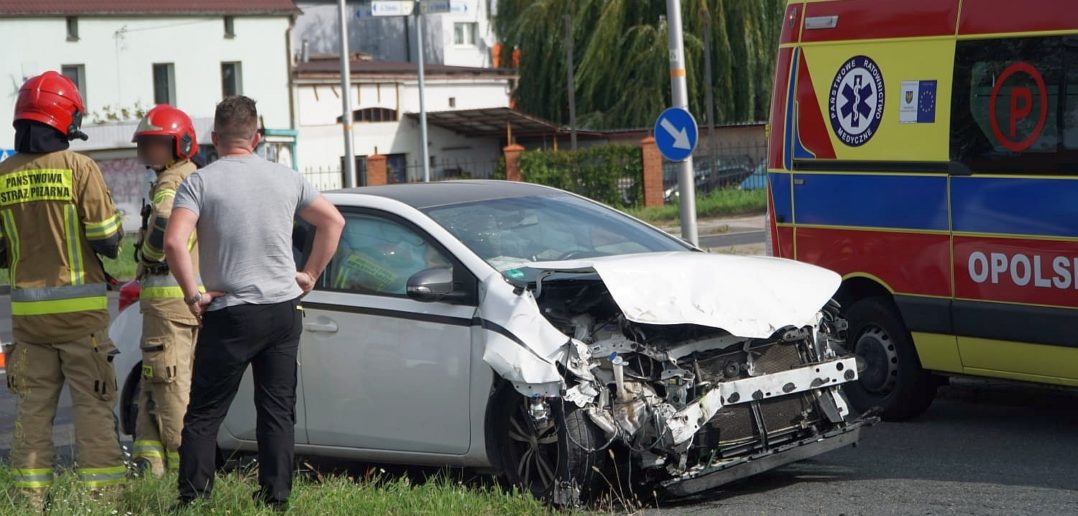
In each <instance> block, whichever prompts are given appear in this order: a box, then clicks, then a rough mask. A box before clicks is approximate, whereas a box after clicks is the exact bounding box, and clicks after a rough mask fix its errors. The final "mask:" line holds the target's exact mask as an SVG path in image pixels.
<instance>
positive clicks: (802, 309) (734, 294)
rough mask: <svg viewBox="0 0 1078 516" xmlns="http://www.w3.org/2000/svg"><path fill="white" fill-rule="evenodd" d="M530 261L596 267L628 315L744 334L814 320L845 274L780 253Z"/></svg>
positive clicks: (539, 265)
mask: <svg viewBox="0 0 1078 516" xmlns="http://www.w3.org/2000/svg"><path fill="white" fill-rule="evenodd" d="M526 267H528V268H531V269H538V270H548V271H555V272H592V271H594V272H595V273H596V274H598V275H599V277H600V278H601V279H602V281H603V283H604V284H606V287H607V289H608V290H609V291H610V295H611V297H613V299H614V301H615V302H616V303H617V305H618V308H620V309H621V310H622V312H623V313H624V314H625V317H626V318H627V319H629V320H630V321H633V322H637V323H643V324H664V325H665V324H697V325H701V326H708V327H713V328H720V329H723V330H726V331H728V332H730V333H731V334H733V335H736V336H739V337H746V338H761V339H762V338H768V337H770V336H771V335H773V334H774V333H775V332H776V331H777V330H779V329H780V328H783V327H786V326H796V327H803V326H807V325H811V324H814V323H815V321H816V314H817V313H818V312H819V311H820V308H821V307H823V306H824V305H825V304H826V303H827V302H828V301H829V300H830V299H831V297H832V296H833V295H834V294H835V291H836V290H838V287H839V284H840V283H841V281H842V278H841V277H840V276H839V275H838V274H836V273H834V272H832V271H829V270H827V269H823V268H821V267H817V266H815V265H809V264H806V263H801V262H795V261H792V260H786V259H782V258H771V257H762V256H733V255H720V254H706V253H688V252H671V253H648V254H635V255H619V256H606V257H598V258H587V259H580V260H571V261H557V262H535V263H530V264H528V265H527V266H526Z"/></svg>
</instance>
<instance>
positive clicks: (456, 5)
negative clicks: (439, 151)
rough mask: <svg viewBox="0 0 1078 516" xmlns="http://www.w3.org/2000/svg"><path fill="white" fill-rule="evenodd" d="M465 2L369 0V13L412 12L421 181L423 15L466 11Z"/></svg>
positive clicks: (426, 169) (424, 155)
mask: <svg viewBox="0 0 1078 516" xmlns="http://www.w3.org/2000/svg"><path fill="white" fill-rule="evenodd" d="M466 12H468V4H466V3H463V2H455V1H453V0H414V1H401V0H380V1H374V2H371V16H409V15H415V48H416V56H417V59H416V63H417V65H418V74H417V75H418V79H419V138H420V140H419V154H420V156H421V159H422V160H423V182H424V183H429V182H430V150H429V149H428V148H427V91H426V89H427V88H426V79H425V77H424V71H423V15H424V14H442V13H457V14H461V13H466Z"/></svg>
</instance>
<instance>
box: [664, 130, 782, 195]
mask: <svg viewBox="0 0 1078 516" xmlns="http://www.w3.org/2000/svg"><path fill="white" fill-rule="evenodd" d="M679 169H680V167H679V165H678V163H674V162H670V161H663V198H664V199H665V200H666V201H667V202H670V201H672V200H674V199H676V198H677V196H678V193H677V191H678V188H677V185H678V177H677V176H678V170H679ZM693 172H694V174H693V176H694V178H695V180H694V184H695V186H696V193H697V195H704V194H707V193H709V192H711V191H712V190H716V189H719V188H741V189H743V190H754V189H759V188H765V187H766V186H767V143H766V142H759V143H751V144H735V145H723V144H718V145H714V146H709V145H700V146H699V147H697V148H696V150H695V151H694V152H693Z"/></svg>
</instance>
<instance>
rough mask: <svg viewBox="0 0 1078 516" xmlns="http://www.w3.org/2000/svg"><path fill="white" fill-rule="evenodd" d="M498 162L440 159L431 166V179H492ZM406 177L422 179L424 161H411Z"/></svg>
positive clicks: (408, 180) (415, 180)
mask: <svg viewBox="0 0 1078 516" xmlns="http://www.w3.org/2000/svg"><path fill="white" fill-rule="evenodd" d="M498 162H499V160H475V161H468V160H438V161H437V162H435V163H432V164H431V166H430V180H431V181H452V180H454V179H491V178H493V177H494V175H495V171H497V169H498ZM391 175H392V174H391ZM404 177H405V178H406V179H405V180H406V181H407V182H417V181H422V180H423V163H422V162H421V161H419V160H413V161H410V162H409V163H408V164H407V166H406V167H405V174H404Z"/></svg>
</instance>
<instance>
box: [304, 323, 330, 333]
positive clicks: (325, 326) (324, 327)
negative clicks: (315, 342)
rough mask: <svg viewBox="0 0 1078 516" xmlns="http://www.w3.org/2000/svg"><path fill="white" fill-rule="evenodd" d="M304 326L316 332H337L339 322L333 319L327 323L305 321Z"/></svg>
mask: <svg viewBox="0 0 1078 516" xmlns="http://www.w3.org/2000/svg"><path fill="white" fill-rule="evenodd" d="M303 328H304V329H305V330H307V331H309V332H314V333H337V323H335V322H333V321H329V322H325V323H304V324H303Z"/></svg>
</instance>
